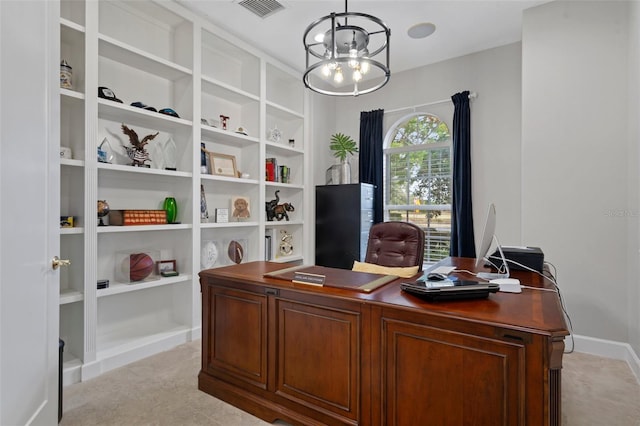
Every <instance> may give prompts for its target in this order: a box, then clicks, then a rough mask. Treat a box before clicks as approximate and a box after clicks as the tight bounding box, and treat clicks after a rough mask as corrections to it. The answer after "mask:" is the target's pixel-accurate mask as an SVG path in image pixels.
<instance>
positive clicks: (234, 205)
mask: <svg viewBox="0 0 640 426" xmlns="http://www.w3.org/2000/svg"><path fill="white" fill-rule="evenodd" d="M231 211H232V213H231V217H232V218H233V220H235V221H238V222H241V221H243V220H247V219H249V218H251V210H250V201H249V198H247V197H233V198H231Z"/></svg>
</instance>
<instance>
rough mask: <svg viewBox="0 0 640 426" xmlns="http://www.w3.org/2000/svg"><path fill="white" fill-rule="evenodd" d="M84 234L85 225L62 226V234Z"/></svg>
mask: <svg viewBox="0 0 640 426" xmlns="http://www.w3.org/2000/svg"><path fill="white" fill-rule="evenodd" d="M79 234H84V227H83V226H76V227H73V228H60V235H79Z"/></svg>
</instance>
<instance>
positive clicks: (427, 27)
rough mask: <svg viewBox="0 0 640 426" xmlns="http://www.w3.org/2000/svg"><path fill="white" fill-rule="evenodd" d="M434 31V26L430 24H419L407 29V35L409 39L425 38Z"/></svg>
mask: <svg viewBox="0 0 640 426" xmlns="http://www.w3.org/2000/svg"><path fill="white" fill-rule="evenodd" d="M435 30H436V26H435V25H433V24H432V23H431V22H421V23H419V24H415V25H412V26H411V27H409V29H408V30H407V34H409V37H411V38H425V37H429V36H430V35H431V34H433V33H434V32H435Z"/></svg>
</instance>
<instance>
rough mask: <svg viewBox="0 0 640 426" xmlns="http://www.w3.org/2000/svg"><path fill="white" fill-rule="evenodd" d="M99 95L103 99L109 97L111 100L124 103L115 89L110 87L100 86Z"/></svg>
mask: <svg viewBox="0 0 640 426" xmlns="http://www.w3.org/2000/svg"><path fill="white" fill-rule="evenodd" d="M98 97H100V98H102V99H109V100H110V101H115V102H120V103H122V101H121V100H120V99H118V98H116V94H115V93H113V91H112V90H111V89H109V88H108V87H104V86H101V87H98Z"/></svg>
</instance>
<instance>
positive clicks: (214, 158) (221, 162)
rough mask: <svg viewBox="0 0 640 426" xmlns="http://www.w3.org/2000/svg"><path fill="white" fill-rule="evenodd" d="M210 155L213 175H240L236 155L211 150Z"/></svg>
mask: <svg viewBox="0 0 640 426" xmlns="http://www.w3.org/2000/svg"><path fill="white" fill-rule="evenodd" d="M208 156H209V164H210V168H211V170H210V171H211V174H212V175H217V176H229V177H238V168H237V167H236V157H235V156H233V155H227V154H220V153H217V152H209V153H208Z"/></svg>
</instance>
